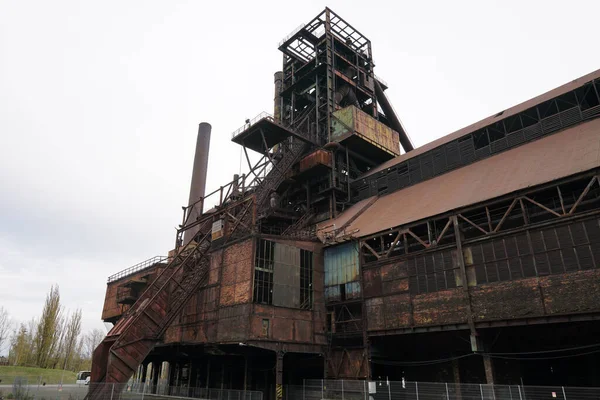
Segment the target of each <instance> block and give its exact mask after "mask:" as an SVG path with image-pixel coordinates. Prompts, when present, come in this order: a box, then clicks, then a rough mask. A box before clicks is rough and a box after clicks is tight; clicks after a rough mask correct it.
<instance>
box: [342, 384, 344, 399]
mask: <svg viewBox="0 0 600 400" xmlns="http://www.w3.org/2000/svg"><path fill="white" fill-rule="evenodd" d="M342 400H344V380H343V379H342Z"/></svg>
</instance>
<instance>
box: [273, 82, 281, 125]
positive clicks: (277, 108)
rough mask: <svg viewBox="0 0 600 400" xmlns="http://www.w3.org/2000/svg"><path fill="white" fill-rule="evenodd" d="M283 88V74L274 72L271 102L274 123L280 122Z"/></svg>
mask: <svg viewBox="0 0 600 400" xmlns="http://www.w3.org/2000/svg"><path fill="white" fill-rule="evenodd" d="M282 88H283V72H282V71H277V72H275V98H274V100H273V103H274V104H273V118H275V121H277V122H280V121H281V96H280V94H281V89H282Z"/></svg>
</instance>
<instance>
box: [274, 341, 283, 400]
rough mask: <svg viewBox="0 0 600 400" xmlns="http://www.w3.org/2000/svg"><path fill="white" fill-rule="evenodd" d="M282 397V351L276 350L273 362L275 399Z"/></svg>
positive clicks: (280, 399) (278, 399) (279, 399)
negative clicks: (275, 359) (275, 358)
mask: <svg viewBox="0 0 600 400" xmlns="http://www.w3.org/2000/svg"><path fill="white" fill-rule="evenodd" d="M282 399H283V351H278V352H277V361H276V363H275V400H282Z"/></svg>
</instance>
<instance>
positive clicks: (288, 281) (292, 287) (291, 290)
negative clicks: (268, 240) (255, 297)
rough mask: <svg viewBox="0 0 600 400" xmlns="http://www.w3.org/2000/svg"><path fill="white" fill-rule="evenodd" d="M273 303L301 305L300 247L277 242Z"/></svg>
mask: <svg viewBox="0 0 600 400" xmlns="http://www.w3.org/2000/svg"><path fill="white" fill-rule="evenodd" d="M273 261H274V267H273V305H275V306H281V307H290V308H299V307H300V249H299V248H297V247H293V246H289V245H286V244H282V243H275V250H274V256H273Z"/></svg>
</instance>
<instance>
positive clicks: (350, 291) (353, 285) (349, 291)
mask: <svg viewBox="0 0 600 400" xmlns="http://www.w3.org/2000/svg"><path fill="white" fill-rule="evenodd" d="M358 298H360V282H348V283H346V299H358Z"/></svg>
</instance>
